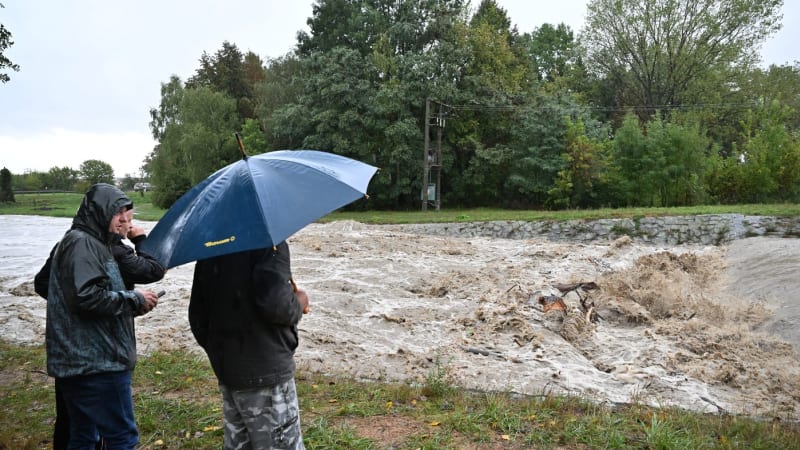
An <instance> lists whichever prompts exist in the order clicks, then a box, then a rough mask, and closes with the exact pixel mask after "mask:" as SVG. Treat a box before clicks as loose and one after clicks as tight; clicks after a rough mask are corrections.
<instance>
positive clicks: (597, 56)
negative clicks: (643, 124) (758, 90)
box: [582, 0, 783, 120]
mask: <svg viewBox="0 0 800 450" xmlns="http://www.w3.org/2000/svg"><path fill="white" fill-rule="evenodd" d="M782 5H783V0H729V1H725V2H719V1H716V0H692V1H689V0H592V1H590V2H589V4H588V6H587V16H586V28H585V30H584V33H583V34H582V40H583V44H584V45H585V46H586V47H587V49H588V52H589V53H588V61H587V62H588V65H589V67H590V69H591V70H593V71H595V72H596V73H599V74H602V76H603V77H604V78H605V79H606V80H607V82H609V83H611V84H612V85H613V90H614V92H616V94H617V97H616V102H617V106H620V107H625V106H631V107H637V108H640V109H639V112H640V118H641V119H643V120H647V119H648V118H649V117H650V116H651V115H652V114H653V113H654V112H655V111H656V110H658V109H663V108H671V107H674V106H682V105H687V104H689V105H691V104H695V103H699V102H701V101H702V100H703V97H704V95H705V93H706V91H707V90H708V89H713V88H714V86H725V83H727V82H732V81H734V73H735V72H732V71H731V68H733V67H743V68H748V67H752V65H753V63H754V62H755V61H757V58H758V56H757V51H758V47H759V45H760V44H761V43H762V42H763V41H764V40H765V39H766V37H768V36H769V35H771V34H773V33H775V32H776V31H777V30H778V29H779V28H780V18H781V15H780V9H781V6H782ZM712 81H713V82H712Z"/></svg>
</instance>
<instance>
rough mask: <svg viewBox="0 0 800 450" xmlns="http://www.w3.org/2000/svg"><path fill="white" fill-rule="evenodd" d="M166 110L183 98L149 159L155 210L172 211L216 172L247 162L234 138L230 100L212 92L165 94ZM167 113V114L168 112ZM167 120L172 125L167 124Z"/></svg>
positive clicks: (236, 120) (236, 126) (233, 104)
mask: <svg viewBox="0 0 800 450" xmlns="http://www.w3.org/2000/svg"><path fill="white" fill-rule="evenodd" d="M162 94H163V95H162V100H161V102H162V107H163V106H164V105H165V104H170V105H171V104H172V103H173V101H175V100H176V96H177V97H179V98H180V101H179V103H177V104H176V105H175V107H174V108H172V107H170V108H166V109H165V110H167V111H170V114H172V113H174V114H175V116H174V117H169V118H163V117H161V116H160V113H156V114H155V115H156V116H159V121H158V122H159V123H162V122H163V123H165V124H166V125H165V127H164V129H163V130H158V132H159V135H160V136H161V138H160V139H159V143H158V144H157V145H156V148H155V149H153V152H152V153H151V154H150V156H149V157H148V161H147V163H146V167H147V171H148V173H150V174H151V177H152V181H153V184H154V185H156V186H157V187H158V188H157V189H155V190H154V191H153V197H152V200H153V204H154V205H156V206H159V207H161V208H168V207H170V206H171V205H172V203H174V202H175V200H177V199H178V198H179V197H180V196H181V195H183V194H184V193H185V192H186V191H187V190H189V188H191V186H193V185H195V184H197V183H199V182H200V181H202V180H204V179H205V178H206V177H207V176H208V175H210V174H211V173H213V172H214V171H216V170H218V169H221V168H222V167H224V166H225V165H227V164H230V163H231V162H233V161H235V160H236V159H238V158H241V152H240V151H239V149H238V147H237V144H236V139H235V137H234V132H236V131H238V129H239V116H238V114H237V112H236V102H235V101H234V100H233V99H232V98H230V97H229V96H227V95H226V94H224V93H222V92H219V91H215V90H212V89H210V88H206V87H200V88H195V89H182V88H178V87H177V86H173V88H170V89H166V90H162ZM162 109H163V108H162ZM161 119H166V120H161Z"/></svg>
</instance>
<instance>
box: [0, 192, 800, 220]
mask: <svg viewBox="0 0 800 450" xmlns="http://www.w3.org/2000/svg"><path fill="white" fill-rule="evenodd" d="M128 195H129V196H130V198H131V199H132V200H133V202H134V204H135V206H136V218H138V219H140V220H158V219H160V218H161V216H163V215H164V212H166V210H164V209H161V208H156V207H155V206H153V204H152V203H151V201H150V195H151V194H150V193H149V192H148V193H145V194H144V195H141V194H140V193H138V192H128ZM82 197H83V195H82V194H69V193H66V194H65V193H55V194H50V193H48V194H42V193H38V194H18V195H17V196H16V203H0V214H22V215H39V216H52V217H72V216H73V215H75V211H77V210H78V206H79V205H80V202H81V198H82ZM729 213H736V214H745V215H754V216H788V217H796V216H800V204H785V203H784V204H770V205H767V204H753V205H707V206H692V207H679V208H618V209H609V208H607V209H592V210H580V209H575V210H565V211H537V210H506V209H489V208H476V209H443V210H441V211H435V210H433V209H429V210H428V211H420V210H414V211H363V212H341V211H338V212H334V213H332V214H329V215H327V216H325V217H323V218H322V219H320V221H321V222H330V221H334V220H355V221H358V222H363V223H372V224H390V223H396V224H403V223H430V222H440V223H441V222H485V221H492V220H529V221H535V220H572V219H602V218H614V217H648V216H691V215H697V214H729Z"/></svg>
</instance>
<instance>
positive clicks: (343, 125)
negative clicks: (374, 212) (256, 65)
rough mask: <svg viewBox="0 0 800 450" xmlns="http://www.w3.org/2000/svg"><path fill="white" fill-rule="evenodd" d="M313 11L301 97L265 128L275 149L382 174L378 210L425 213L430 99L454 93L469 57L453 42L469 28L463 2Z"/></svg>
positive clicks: (327, 2)
mask: <svg viewBox="0 0 800 450" xmlns="http://www.w3.org/2000/svg"><path fill="white" fill-rule="evenodd" d="M313 8H314V14H313V16H312V18H311V19H309V28H310V33H300V34H299V36H298V41H299V43H298V51H297V57H298V64H299V65H300V69H299V70H297V72H296V77H295V81H294V82H293V84H291V85H290V86H291V87H292V90H293V91H294V92H297V93H298V95H297V97H296V98H295V99H294V100H293V101H290V102H288V103H285V104H283V105H282V106H279V107H278V108H276V109H274V110H273V113H272V115H271V116H270V117H269V118H268V119H265V120H266V127H265V128H266V130H267V136H268V139H269V141H270V142H281V143H291V144H292V145H294V146H296V145H301V146H302V147H304V148H314V149H319V150H324V151H331V152H334V153H338V154H342V155H344V156H349V157H352V158H355V159H358V160H361V161H365V162H368V163H370V164H374V165H377V166H379V167H380V168H381V172H380V173H379V174H378V175H377V176H376V177H375V178H374V179H373V182H372V183H371V187H373V188H374V189H375V194H374V195H371V196H370V203H371V204H372V205H373V206H375V207H397V206H404V207H407V206H410V205H415V206H416V205H418V204H419V192H420V191H419V190H418V189H419V188H420V187H421V184H422V183H421V178H422V177H421V170H419V169H420V162H421V158H422V151H421V146H420V144H421V142H422V141H423V136H422V128H423V126H424V122H423V120H424V105H425V98H426V97H428V96H430V97H438V98H446V97H447V96H450V97H452V93H453V92H456V88H457V82H458V80H459V79H460V78H461V77H462V73H461V70H462V69H461V68H462V67H463V61H464V60H463V59H459V58H461V57H462V55H463V54H464V53H465V52H464V51H463V49H462V48H460V47H459V46H457V45H455V44H453V43H452V41H451V39H453V37H454V36H459V34H458V33H457V32H454V29H455V28H457V27H458V26H459V25H462V29H463V13H464V11H465V5H464V2H463V1H461V0H446V1H441V0H422V1H412V0H401V1H396V0H321V1H319V2H317V3H316V4H315V5H314V7H313ZM285 68H286V69H293V67H291V66H289V65H287V66H285ZM279 85H280V84H276V85H275V86H279ZM269 92H270V93H272V95H273V97H272V98H277V97H278V96H277V95H275V94H276V91H275V90H274V89H270V90H269ZM444 94H448V95H444ZM274 103H276V102H274V101H273V102H271V104H274Z"/></svg>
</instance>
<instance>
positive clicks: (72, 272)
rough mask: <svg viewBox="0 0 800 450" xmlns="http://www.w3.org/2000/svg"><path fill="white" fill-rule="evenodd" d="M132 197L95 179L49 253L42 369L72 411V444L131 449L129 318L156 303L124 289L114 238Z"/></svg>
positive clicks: (134, 436)
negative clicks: (103, 444) (102, 443)
mask: <svg viewBox="0 0 800 450" xmlns="http://www.w3.org/2000/svg"><path fill="white" fill-rule="evenodd" d="M132 206H133V204H132V202H131V201H130V199H128V197H127V196H125V194H124V193H123V192H122V191H121V190H119V189H117V188H116V187H114V186H111V185H108V184H102V183H101V184H96V185H94V186H92V187H91V188H90V189H89V191H88V192H87V193H86V195H85V196H84V197H83V200H82V202H81V206H80V208H79V209H78V212H77V214H76V215H75V217H74V218H73V221H72V227H71V228H70V230H69V231H67V233H66V234H65V235H64V237H63V238H62V239H61V241H60V242H59V243H58V246H57V248H56V250H55V252H54V254H53V258H52V265H51V270H50V280H49V286H48V297H47V327H46V335H45V336H46V346H47V373H48V374H49V375H50V376H52V377H54V378H55V382H56V386H57V389H58V390H59V391H60V392H61V393H62V395H63V399H64V402H65V404H66V407H67V409H68V411H69V416H70V443H69V448H70V449H72V448H94V446H95V443H96V442H97V440H98V433H99V434H101V435H102V436H103V437H104V439H105V441H106V444H107V445H108V448H109V449H116V448H120V449H133V448H134V447H135V446H136V444H137V443H138V440H139V434H138V430H137V428H136V422H135V419H134V415H133V398H132V395H131V371H132V370H133V368H134V366H135V365H136V336H135V333H134V324H133V317H134V316H135V315H139V314H146V313H148V312H149V311H150V310H152V309H153V308H154V307H155V306H156V304H157V303H158V296H157V295H156V294H155V293H154V292H152V291H148V290H127V289H126V288H125V284H124V282H123V279H122V275H121V273H120V270H119V267H118V265H117V263H116V261H115V260H114V256H113V253H112V250H111V247H112V245H114V244H115V242H116V241H117V240H118V239H119V236H120V235H121V234H123V233H124V232H125V230H127V221H128V216H127V214H126V212H127V211H128V210H129V209H130V208H131V207H132Z"/></svg>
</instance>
